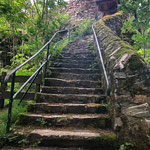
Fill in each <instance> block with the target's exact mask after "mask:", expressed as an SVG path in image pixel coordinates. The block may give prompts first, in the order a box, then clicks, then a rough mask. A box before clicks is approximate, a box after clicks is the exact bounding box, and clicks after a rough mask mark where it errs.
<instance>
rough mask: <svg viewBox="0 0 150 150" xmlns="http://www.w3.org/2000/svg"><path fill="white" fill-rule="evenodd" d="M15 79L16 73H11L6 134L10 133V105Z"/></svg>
mask: <svg viewBox="0 0 150 150" xmlns="http://www.w3.org/2000/svg"><path fill="white" fill-rule="evenodd" d="M15 77H16V72H14V73H13V76H12V82H11V91H10V99H9V109H8V121H7V126H6V132H7V133H8V132H9V131H10V123H11V114H12V103H13V95H14V87H15Z"/></svg>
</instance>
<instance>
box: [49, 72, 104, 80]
mask: <svg viewBox="0 0 150 150" xmlns="http://www.w3.org/2000/svg"><path fill="white" fill-rule="evenodd" d="M46 76H47V77H51V78H58V79H67V80H94V81H95V80H101V75H100V74H76V73H60V72H47V75H46Z"/></svg>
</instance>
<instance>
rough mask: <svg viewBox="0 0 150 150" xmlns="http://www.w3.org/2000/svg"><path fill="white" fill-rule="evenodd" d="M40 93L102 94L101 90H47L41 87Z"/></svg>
mask: <svg viewBox="0 0 150 150" xmlns="http://www.w3.org/2000/svg"><path fill="white" fill-rule="evenodd" d="M42 93H50V94H99V95H100V94H104V91H103V90H102V89H93V90H90V89H76V88H61V87H58V88H55V87H52V88H48V87H43V88H42Z"/></svg>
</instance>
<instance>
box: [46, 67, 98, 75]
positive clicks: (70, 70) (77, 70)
mask: <svg viewBox="0 0 150 150" xmlns="http://www.w3.org/2000/svg"><path fill="white" fill-rule="evenodd" d="M48 69H49V70H50V71H52V72H60V73H64V72H65V73H78V74H95V73H99V74H100V70H99V69H85V68H61V67H56V68H54V67H49V68H48Z"/></svg>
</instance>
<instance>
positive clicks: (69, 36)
mask: <svg viewBox="0 0 150 150" xmlns="http://www.w3.org/2000/svg"><path fill="white" fill-rule="evenodd" d="M68 32H69V41H70V28H69V29H68Z"/></svg>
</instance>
